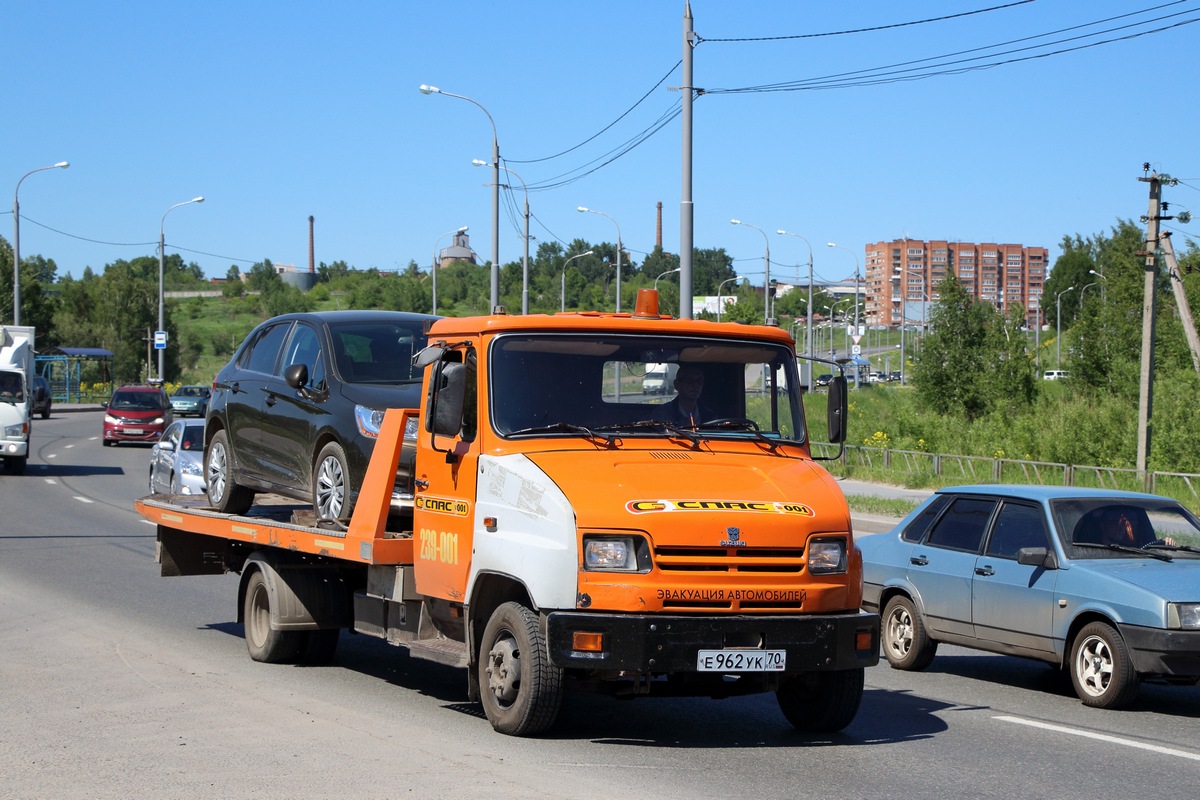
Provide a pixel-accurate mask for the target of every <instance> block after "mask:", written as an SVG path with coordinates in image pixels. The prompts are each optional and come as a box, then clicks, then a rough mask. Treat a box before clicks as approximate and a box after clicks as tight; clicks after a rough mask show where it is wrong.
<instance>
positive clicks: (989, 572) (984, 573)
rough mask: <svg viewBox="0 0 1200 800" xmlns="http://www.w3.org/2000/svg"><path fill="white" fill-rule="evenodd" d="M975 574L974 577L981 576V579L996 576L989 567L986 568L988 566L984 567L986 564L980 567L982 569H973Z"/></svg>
mask: <svg viewBox="0 0 1200 800" xmlns="http://www.w3.org/2000/svg"><path fill="white" fill-rule="evenodd" d="M975 574H976V575H982V576H983V577H985V578H987V577H990V576H992V575H995V574H996V570H994V569H992V568H991V567H990V566H988V565H986V564H985V565H984V566H982V567H976V568H975Z"/></svg>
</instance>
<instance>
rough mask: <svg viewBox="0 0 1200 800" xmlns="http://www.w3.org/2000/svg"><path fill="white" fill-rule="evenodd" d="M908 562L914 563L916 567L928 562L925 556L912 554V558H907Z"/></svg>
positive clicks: (925, 564)
mask: <svg viewBox="0 0 1200 800" xmlns="http://www.w3.org/2000/svg"><path fill="white" fill-rule="evenodd" d="M908 562H909V563H910V564H915V565H916V566H918V567H924V566H927V565H928V564H929V559H928V558H926V557H925V556H913V557H912V558H910V559H908Z"/></svg>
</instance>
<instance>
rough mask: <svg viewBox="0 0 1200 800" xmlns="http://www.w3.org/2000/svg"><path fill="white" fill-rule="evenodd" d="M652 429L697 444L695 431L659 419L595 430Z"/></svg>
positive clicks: (608, 426) (620, 423) (606, 426)
mask: <svg viewBox="0 0 1200 800" xmlns="http://www.w3.org/2000/svg"><path fill="white" fill-rule="evenodd" d="M646 428H653V429H654V430H661V431H665V432H666V433H668V434H670V435H672V436H674V437H676V438H679V439H687V440H688V441H689V442H691V443H692V444H697V443H699V441H700V437H699V436H698V435H697V434H696V431H695V430H693V429H690V428H683V427H680V426H679V425H675V424H674V423H671V422H664V421H662V420H661V419H643V420H638V421H637V422H619V423H616V424H615V425H602V426H601V427H599V428H597V429H596V430H602V431H636V430H640V429H646Z"/></svg>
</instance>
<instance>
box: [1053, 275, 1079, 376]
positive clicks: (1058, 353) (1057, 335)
mask: <svg viewBox="0 0 1200 800" xmlns="http://www.w3.org/2000/svg"><path fill="white" fill-rule="evenodd" d="M1074 288H1075V287H1074V286H1068V287H1067V288H1066V289H1063V290H1062V291H1061V292H1059V293H1058V294H1057V295H1055V297H1054V307H1055V308H1054V324H1055V326H1056V329H1055V332H1054V368H1055V369H1062V296H1063V295H1064V294H1066V293H1067V292H1070V291H1072V290H1073V289H1074Z"/></svg>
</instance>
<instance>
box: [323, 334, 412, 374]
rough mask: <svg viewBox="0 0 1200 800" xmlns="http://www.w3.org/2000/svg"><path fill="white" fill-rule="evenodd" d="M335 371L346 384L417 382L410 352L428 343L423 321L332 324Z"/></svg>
mask: <svg viewBox="0 0 1200 800" xmlns="http://www.w3.org/2000/svg"><path fill="white" fill-rule="evenodd" d="M329 336H330V338H331V339H333V353H334V360H335V361H336V362H337V370H338V374H340V375H341V376H342V378H343V379H344V380H346V381H347V382H349V383H420V382H421V372H420V371H419V370H417V369H416V368H414V367H413V365H412V357H413V354H414V353H416V352H417V351H419V350H421V349H422V348H424V347H425V345H426V344H427V340H426V336H425V330H424V323H423V322H416V323H414V324H413V325H412V327H406V326H404V325H398V324H395V323H379V322H348V323H340V324H331V325H330V326H329Z"/></svg>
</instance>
